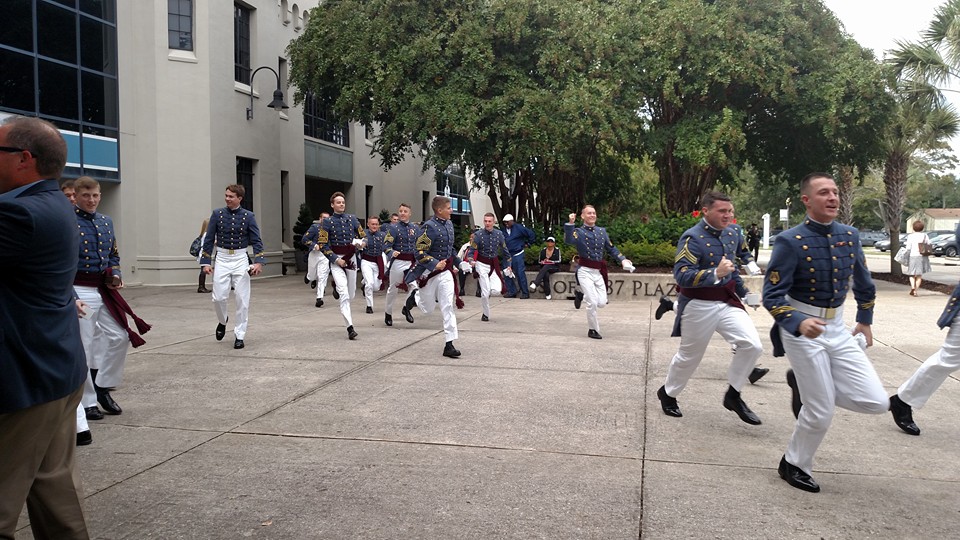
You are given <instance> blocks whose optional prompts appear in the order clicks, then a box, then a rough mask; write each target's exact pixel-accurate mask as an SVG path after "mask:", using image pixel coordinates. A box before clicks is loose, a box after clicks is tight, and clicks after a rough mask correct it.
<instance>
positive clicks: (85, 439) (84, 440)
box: [77, 429, 93, 446]
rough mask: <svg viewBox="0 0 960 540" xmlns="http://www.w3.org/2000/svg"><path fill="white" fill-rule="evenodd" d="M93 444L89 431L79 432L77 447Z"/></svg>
mask: <svg viewBox="0 0 960 540" xmlns="http://www.w3.org/2000/svg"><path fill="white" fill-rule="evenodd" d="M92 442H93V434H92V433H90V430H89V429H88V430H86V431H81V432H80V433H77V446H86V445H88V444H90V443H92Z"/></svg>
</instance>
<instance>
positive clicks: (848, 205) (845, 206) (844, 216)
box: [837, 165, 854, 227]
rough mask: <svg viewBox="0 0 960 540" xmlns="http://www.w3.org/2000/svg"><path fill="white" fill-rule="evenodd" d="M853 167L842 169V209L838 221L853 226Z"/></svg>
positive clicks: (847, 166) (846, 166)
mask: <svg viewBox="0 0 960 540" xmlns="http://www.w3.org/2000/svg"><path fill="white" fill-rule="evenodd" d="M853 190H854V187H853V166H851V165H844V166H842V167H840V208H839V213H838V215H837V221H839V222H840V223H844V224H846V225H850V226H851V227H852V226H853Z"/></svg>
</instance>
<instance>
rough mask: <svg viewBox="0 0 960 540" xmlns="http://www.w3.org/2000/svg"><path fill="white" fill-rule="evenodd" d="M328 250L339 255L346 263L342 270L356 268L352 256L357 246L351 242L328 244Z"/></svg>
mask: <svg viewBox="0 0 960 540" xmlns="http://www.w3.org/2000/svg"><path fill="white" fill-rule="evenodd" d="M330 251H332V252H334V253H336V254H337V255H340V256H341V257H342V258H343V260H344V261H346V263H347V264H346V265H345V266H344V267H343V269H344V270H356V269H357V267H356V265H355V264H353V256H354V255H356V253H357V246H355V245H353V244H347V245H345V246H330Z"/></svg>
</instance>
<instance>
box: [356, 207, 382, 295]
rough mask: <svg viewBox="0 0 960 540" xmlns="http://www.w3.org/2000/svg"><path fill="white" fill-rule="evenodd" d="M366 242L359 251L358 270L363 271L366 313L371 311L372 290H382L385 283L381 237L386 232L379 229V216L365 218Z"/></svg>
mask: <svg viewBox="0 0 960 540" xmlns="http://www.w3.org/2000/svg"><path fill="white" fill-rule="evenodd" d="M364 234H365V235H366V238H365V239H364V240H365V241H366V242H367V245H366V247H364V248H363V251H361V252H360V272H362V273H363V296H364V299H365V300H366V302H367V313H373V291H374V290H375V289H376V290H382V289H383V286H384V285H386V283H387V282H386V276H385V275H384V273H383V270H384V264H383V239H384V238H385V237H386V235H387V233H386V232H384V231H381V230H380V218H379V217H377V216H370V217H368V218H367V230H366V231H364Z"/></svg>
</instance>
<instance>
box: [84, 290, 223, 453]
mask: <svg viewBox="0 0 960 540" xmlns="http://www.w3.org/2000/svg"><path fill="white" fill-rule="evenodd" d="M197 292H198V293H208V292H210V289H208V288H206V287H203V286H200V287H197ZM87 444H90V443H87Z"/></svg>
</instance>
